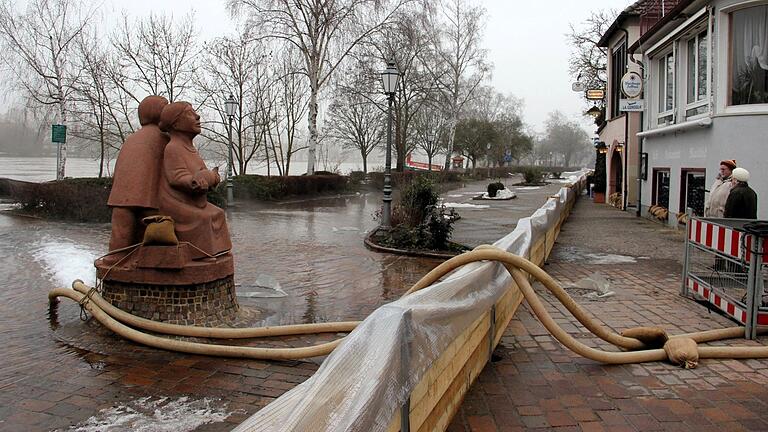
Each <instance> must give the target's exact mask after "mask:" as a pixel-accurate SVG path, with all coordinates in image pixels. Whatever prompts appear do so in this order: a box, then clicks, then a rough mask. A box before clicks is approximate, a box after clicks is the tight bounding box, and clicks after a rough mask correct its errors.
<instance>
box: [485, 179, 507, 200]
mask: <svg viewBox="0 0 768 432" xmlns="http://www.w3.org/2000/svg"><path fill="white" fill-rule="evenodd" d="M502 189H505V187H504V183H501V182H495V183H490V184H489V185H488V196H489V197H491V198H493V197H495V196H496V193H497V192H498V191H500V190H502Z"/></svg>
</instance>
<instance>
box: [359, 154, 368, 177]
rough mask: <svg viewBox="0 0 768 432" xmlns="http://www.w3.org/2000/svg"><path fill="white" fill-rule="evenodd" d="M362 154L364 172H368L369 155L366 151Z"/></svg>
mask: <svg viewBox="0 0 768 432" xmlns="http://www.w3.org/2000/svg"><path fill="white" fill-rule="evenodd" d="M360 156H362V157H363V174H368V155H367V154H366V153H365V151H361V152H360Z"/></svg>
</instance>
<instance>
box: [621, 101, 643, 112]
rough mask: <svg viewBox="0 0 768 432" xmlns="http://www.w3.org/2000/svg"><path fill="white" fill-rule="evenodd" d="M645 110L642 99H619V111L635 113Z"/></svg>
mask: <svg viewBox="0 0 768 432" xmlns="http://www.w3.org/2000/svg"><path fill="white" fill-rule="evenodd" d="M644 108H645V100H644V99H619V111H624V112H637V111H642V110H643V109H644Z"/></svg>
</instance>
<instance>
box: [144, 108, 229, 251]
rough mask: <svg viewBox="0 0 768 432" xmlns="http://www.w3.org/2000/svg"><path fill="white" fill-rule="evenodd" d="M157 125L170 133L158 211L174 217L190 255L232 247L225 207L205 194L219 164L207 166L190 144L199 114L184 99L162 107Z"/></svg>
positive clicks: (215, 178)
mask: <svg viewBox="0 0 768 432" xmlns="http://www.w3.org/2000/svg"><path fill="white" fill-rule="evenodd" d="M160 128H161V129H162V130H163V131H165V132H168V133H169V134H170V137H171V139H170V141H169V142H168V144H167V145H166V146H165V152H164V154H163V167H162V180H161V182H160V189H159V193H158V198H159V211H160V214H162V215H167V216H170V217H172V218H173V220H174V221H175V223H176V235H177V236H178V238H179V241H181V242H189V243H190V244H192V245H194V248H193V249H194V251H193V258H204V257H206V256H208V255H216V254H219V253H221V252H225V251H229V250H230V249H232V242H231V240H230V238H229V230H228V229H227V220H226V216H225V214H224V211H223V210H222V209H220V208H218V207H216V206H214V205H213V204H211V203H209V202H208V200H207V197H206V194H207V192H208V190H209V189H210V188H213V187H215V186H216V185H217V184H219V182H220V181H221V178H220V177H219V171H218V168H214V169H213V170H209V169H208V167H206V166H205V162H203V159H202V158H201V157H200V155H199V154H198V152H197V149H195V147H194V145H193V144H192V139H193V138H194V137H195V136H196V135H198V134H199V133H200V116H199V115H197V113H196V112H195V110H194V109H193V108H192V105H190V104H189V103H187V102H174V103H171V104H169V105H167V106H166V107H165V108H163V111H162V113H161V114H160Z"/></svg>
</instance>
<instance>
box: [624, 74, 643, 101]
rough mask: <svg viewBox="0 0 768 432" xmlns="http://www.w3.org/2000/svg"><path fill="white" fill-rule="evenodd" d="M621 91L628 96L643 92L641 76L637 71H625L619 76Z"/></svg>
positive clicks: (635, 95) (632, 96) (638, 94)
mask: <svg viewBox="0 0 768 432" xmlns="http://www.w3.org/2000/svg"><path fill="white" fill-rule="evenodd" d="M621 92H622V93H624V95H625V96H626V97H628V98H636V97H638V96H640V95H641V94H643V78H642V77H641V76H640V74H639V73H637V72H627V73H625V74H624V76H623V77H621Z"/></svg>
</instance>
